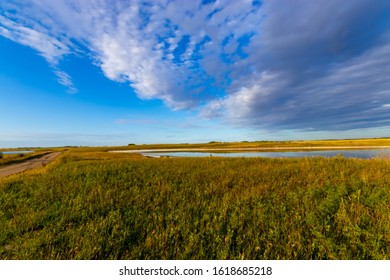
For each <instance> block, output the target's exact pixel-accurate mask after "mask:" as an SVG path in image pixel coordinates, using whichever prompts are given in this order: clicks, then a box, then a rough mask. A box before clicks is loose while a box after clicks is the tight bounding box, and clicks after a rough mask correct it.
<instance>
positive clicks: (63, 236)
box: [0, 148, 390, 260]
mask: <svg viewBox="0 0 390 280" xmlns="http://www.w3.org/2000/svg"><path fill="white" fill-rule="evenodd" d="M100 150H106V149H100ZM0 205H1V208H0V224H1V227H0V259H223V260H224V259H389V258H390V161H389V160H388V159H371V160H359V159H344V158H342V157H335V158H328V159H326V158H310V159H309V158H303V159H266V158H218V157H212V158H157V159H147V158H144V157H142V156H139V155H129V154H114V153H107V152H104V151H99V148H93V149H87V148H84V149H68V150H67V151H64V152H63V156H61V157H59V158H57V159H56V160H55V161H54V162H53V163H51V164H49V165H47V166H46V167H45V168H42V169H40V170H38V171H31V172H29V173H23V174H21V175H14V176H11V177H8V178H4V179H1V180H0Z"/></svg>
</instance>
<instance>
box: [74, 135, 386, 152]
mask: <svg viewBox="0 0 390 280" xmlns="http://www.w3.org/2000/svg"><path fill="white" fill-rule="evenodd" d="M324 146H326V147H337V146H344V147H345V146H349V147H369V146H388V147H390V138H367V139H347V140H301V141H299V140H297V141H254V142H248V141H242V142H210V143H200V144H147V145H129V146H122V147H106V148H103V149H104V150H124V149H128V150H138V149H177V148H181V149H183V148H184V149H196V148H208V149H212V148H216V149H219V148H235V149H244V148H251V149H267V148H289V147H294V148H299V147H310V148H315V147H324ZM89 149H91V148H89ZM92 149H94V148H92ZM95 149H96V148H95ZM98 149H99V150H101V149H102V148H98ZM81 150H83V149H81Z"/></svg>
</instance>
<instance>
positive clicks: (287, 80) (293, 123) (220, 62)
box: [0, 0, 390, 147]
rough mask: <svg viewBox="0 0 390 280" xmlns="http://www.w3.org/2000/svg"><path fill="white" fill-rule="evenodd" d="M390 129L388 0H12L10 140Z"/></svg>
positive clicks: (7, 69) (355, 133)
mask: <svg viewBox="0 0 390 280" xmlns="http://www.w3.org/2000/svg"><path fill="white" fill-rule="evenodd" d="M360 137H361V138H368V137H390V1H388V0H376V1H371V0H349V1H339V0H316V1H311V0H294V1H289V0H263V1H252V0H250V1H249V0H240V1H236V0H234V1H233V0H231V1H228V0H226V1H219V0H216V1H213V0H203V1H200V0H199V1H196V0H194V1H183V0H170V1H168V0H159V1H157V0H156V1H138V0H131V1H130V0H129V1H127V0H83V1H79V0H55V1H53V0H3V1H1V2H0V147H33V146H45V147H47V146H65V145H89V146H101V145H103V146H107V145H127V144H130V143H135V144H146V143H205V142H210V141H226V142H230V141H261V140H296V139H341V138H360Z"/></svg>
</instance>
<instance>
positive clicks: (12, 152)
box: [0, 151, 33, 155]
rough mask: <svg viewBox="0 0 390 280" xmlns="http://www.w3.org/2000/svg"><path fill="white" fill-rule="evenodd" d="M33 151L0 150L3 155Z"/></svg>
mask: <svg viewBox="0 0 390 280" xmlns="http://www.w3.org/2000/svg"><path fill="white" fill-rule="evenodd" d="M32 152H33V151H5V152H1V151H0V153H2V154H3V155H17V154H28V153H32Z"/></svg>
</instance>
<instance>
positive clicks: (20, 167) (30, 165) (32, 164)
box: [0, 152, 61, 178]
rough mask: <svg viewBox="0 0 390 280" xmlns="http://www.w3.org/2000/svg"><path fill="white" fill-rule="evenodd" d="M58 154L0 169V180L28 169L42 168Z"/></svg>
mask: <svg viewBox="0 0 390 280" xmlns="http://www.w3.org/2000/svg"><path fill="white" fill-rule="evenodd" d="M60 154H61V153H60V152H55V153H50V154H47V155H44V156H43V157H40V158H35V159H31V160H27V161H25V162H22V163H17V164H12V165H9V166H5V167H0V178H2V177H5V176H9V175H12V174H16V173H20V172H23V171H26V170H29V169H34V168H39V167H42V166H45V165H46V164H48V163H49V162H51V161H52V160H54V159H55V158H56V157H57V156H59V155H60Z"/></svg>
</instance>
